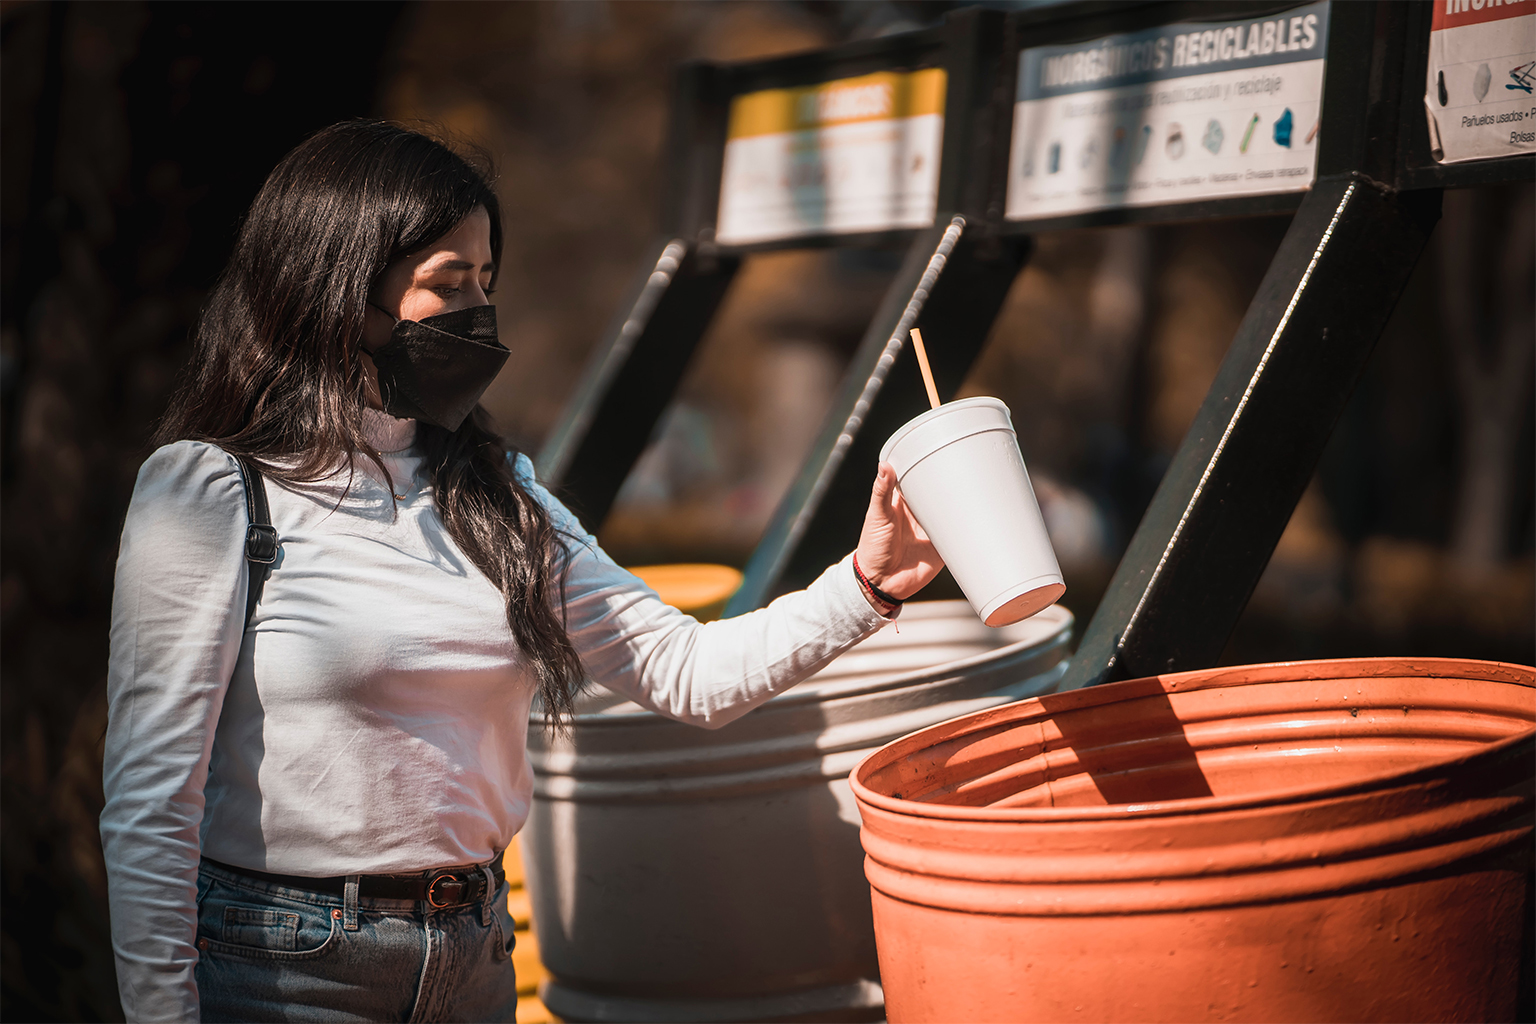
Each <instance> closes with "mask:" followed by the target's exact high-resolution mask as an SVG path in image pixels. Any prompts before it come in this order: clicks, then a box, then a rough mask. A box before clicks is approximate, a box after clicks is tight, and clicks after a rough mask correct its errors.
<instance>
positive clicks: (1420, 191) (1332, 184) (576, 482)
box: [539, 0, 1536, 688]
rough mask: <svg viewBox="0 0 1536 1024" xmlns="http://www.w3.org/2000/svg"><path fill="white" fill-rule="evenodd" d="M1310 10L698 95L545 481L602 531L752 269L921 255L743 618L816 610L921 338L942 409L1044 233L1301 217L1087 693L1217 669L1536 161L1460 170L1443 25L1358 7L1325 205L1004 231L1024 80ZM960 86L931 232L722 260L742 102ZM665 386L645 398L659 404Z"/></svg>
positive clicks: (1335, 22)
mask: <svg viewBox="0 0 1536 1024" xmlns="http://www.w3.org/2000/svg"><path fill="white" fill-rule="evenodd" d="M1299 3H1300V0H1276V2H1257V3H1251V2H1250V3H1245V2H1242V0H1172V2H1157V0H1118V2H1112V3H1100V2H1093V0H1082V2H1078V3H1071V4H1064V5H1060V6H1055V7H1049V8H1044V9H1028V10H1023V11H1016V12H1013V13H1011V14H1008V15H1006V16H1004V15H1002V14H1000V13H998V12H995V11H988V10H981V9H966V10H962V11H959V12H956V13H954V14H951V15H950V16H949V18H948V19H947V20H946V22H945V24H944V25H943V26H942V27H940V28H936V29H930V30H925V31H923V32H916V33H910V34H907V35H902V36H895V37H889V38H887V39H881V40H872V41H868V42H861V43H857V44H852V45H849V46H844V47H839V48H836V49H832V50H827V51H821V52H817V53H810V54H802V55H797V56H793V57H787V58H781V59H777V60H771V61H763V62H756V63H752V64H742V65H713V64H695V65H690V66H688V67H686V68H685V69H684V70H683V71H682V73H681V75H680V78H679V88H678V92H677V96H678V100H677V107H676V109H675V111H674V116H673V136H672V140H671V143H670V145H669V148H668V152H669V154H670V156H669V161H670V163H669V174H668V180H669V182H670V183H671V188H670V191H669V194H668V196H667V199H666V203H665V213H664V217H663V223H664V224H665V225H666V226H667V235H666V237H665V238H664V239H663V240H661V241H659V242H658V243H657V245H656V247H655V251H654V252H652V253H651V254H649V255H648V257H647V264H646V268H645V272H644V274H643V275H642V281H641V282H640V283H639V284H637V286H636V289H635V292H634V295H633V296H632V299H631V301H630V302H629V303H628V304H627V305H626V307H625V313H624V315H622V316H620V317H619V318H618V320H617V321H616V322H615V325H614V327H613V328H612V329H611V330H610V332H609V335H608V338H607V339H606V341H605V343H604V344H603V345H602V346H600V348H599V352H598V355H597V356H596V357H595V358H594V360H593V362H592V364H591V367H590V368H589V370H588V374H587V377H586V378H585V380H584V382H583V384H582V386H581V388H580V389H579V391H578V395H577V397H576V399H575V401H573V403H572V405H571V407H570V409H569V410H568V412H567V414H566V416H565V418H564V420H563V421H562V423H561V425H560V427H559V428H558V429H557V430H556V432H555V434H554V436H553V438H552V440H551V441H550V443H549V445H548V446H547V447H546V448H545V450H544V452H543V453H542V454H541V456H540V460H539V463H540V469H541V473H542V474H543V475H544V476H545V478H546V479H548V480H550V482H552V483H554V484H555V485H557V486H560V487H562V488H563V489H564V491H565V493H567V494H569V495H571V496H572V498H573V500H574V503H575V505H576V506H577V507H578V511H579V512H580V513H581V514H582V515H583V517H584V518H585V520H586V522H587V523H588V525H589V526H591V527H593V528H595V527H597V526H598V525H599V524H600V522H601V520H602V518H603V516H604V515H606V513H607V510H608V508H609V507H610V505H611V503H612V500H613V496H614V495H615V494H616V493H617V491H618V487H619V485H620V484H621V483H622V481H623V478H624V476H626V475H627V474H628V472H629V470H630V468H631V467H632V466H633V463H634V461H635V459H636V458H638V456H639V454H640V452H641V450H642V449H643V447H644V444H645V443H646V440H647V439H648V437H649V435H650V433H651V431H652V429H653V428H654V426H655V423H656V421H657V419H658V418H659V416H660V414H661V412H662V409H663V407H664V406H665V404H666V402H667V401H668V400H669V399H670V396H671V393H672V391H673V389H674V388H675V386H676V383H677V381H678V380H679V379H680V378H681V376H682V373H683V371H684V369H685V367H686V364H687V361H688V357H689V355H691V353H692V351H693V349H694V347H695V346H696V345H697V343H698V340H699V338H700V336H702V334H703V332H704V330H705V328H706V327H707V326H708V323H709V319H710V317H711V316H712V315H713V313H714V310H715V308H716V307H717V306H718V304H719V302H720V300H721V298H722V297H723V296H724V294H725V290H726V288H727V287H728V285H729V283H730V279H731V277H732V276H733V275H734V273H735V271H736V269H737V267H738V266H739V265H740V260H741V258H742V257H743V256H744V255H745V254H747V253H750V252H755V251H762V250H766V249H777V248H788V247H808V246H832V245H836V246H872V245H885V246H889V245H892V244H906V245H907V256H906V259H905V261H904V263H903V265H902V267H901V269H900V271H899V272H898V273H897V275H896V278H895V280H894V281H893V283H892V284H891V286H890V289H889V290H888V292H887V294H886V296H885V298H884V300H883V301H882V303H881V305H880V307H879V309H878V310H877V312H876V314H875V316H874V319H873V321H872V322H871V324H870V326H869V329H868V330H867V331H866V333H865V335H864V338H863V340H862V341H861V343H860V345H859V348H858V350H857V352H856V353H855V355H854V358H853V360H852V363H851V365H850V367H849V369H848V372H847V374H846V376H845V378H844V381H843V384H842V386H841V388H840V390H839V392H838V395H837V396H836V398H835V400H834V402H833V407H832V409H831V411H830V412H829V414H828V416H827V419H826V421H825V424H824V426H823V428H822V431H821V433H820V435H819V436H818V438H817V440H816V442H815V443H814V445H813V446H812V449H811V453H810V455H809V456H808V458H807V460H806V462H805V464H804V466H803V467H802V470H801V472H800V474H799V476H798V477H797V478H796V480H795V482H794V483H793V485H792V486H791V488H790V490H789V493H788V494H787V495H786V497H785V498H784V500H783V502H782V503H781V504H780V506H779V508H778V510H777V511H776V513H775V515H774V517H773V520H772V522H771V524H770V526H769V528H768V531H767V533H766V535H765V536H764V538H763V540H762V542H761V543H760V545H759V546H758V549H757V551H756V552H755V553H754V555H753V557H752V559H751V561H750V563H749V564H748V567H747V572H746V580H745V582H744V584H743V586H742V589H741V590H740V591H739V592H738V593H737V595H736V596H735V597H734V598H733V599H732V601H731V603H730V605H729V606H728V608H727V612H726V614H728V615H731V614H739V613H741V612H744V611H748V610H750V609H752V608H755V607H759V606H761V605H762V604H764V603H766V602H767V601H768V600H771V599H772V598H773V597H774V596H776V595H777V594H779V593H782V592H784V591H786V590H790V589H794V588H795V587H799V586H803V585H804V584H806V583H808V582H809V581H810V580H811V579H812V578H814V576H815V575H816V573H818V572H819V571H820V570H821V569H822V568H824V567H825V566H826V565H827V564H828V563H829V562H830V561H833V560H835V559H836V558H838V557H840V556H841V555H843V554H844V553H846V552H847V551H848V550H849V549H851V548H852V547H853V546H854V544H855V542H856V541H857V537H858V531H859V525H860V522H861V521H862V516H863V512H864V508H865V506H866V504H867V494H868V486H869V480H870V479H871V478H872V477H873V474H874V468H875V460H876V458H877V456H878V451H879V447H880V444H881V442H883V440H884V438H885V437H887V436H888V435H889V434H890V433H891V432H892V431H893V430H895V429H896V427H898V426H899V425H900V424H901V423H903V422H905V421H906V420H907V419H908V418H910V417H911V416H912V415H913V414H915V413H916V412H917V411H920V410H921V409H922V408H923V406H924V404H925V403H924V400H923V397H922V389H921V387H920V385H919V383H918V375H917V373H916V372H915V368H914V367H912V366H911V365H909V363H910V361H911V357H910V356H909V355H908V354H907V345H906V339H907V331H908V330H909V329H910V328H911V327H912V326H920V327H924V328H925V329H926V331H929V332H933V333H934V335H935V339H936V340H938V339H939V338H942V342H943V343H942V344H937V345H934V346H933V347H932V349H931V352H932V354H933V355H934V356H935V357H936V361H935V364H934V371H935V376H936V378H937V381H938V385H939V389H940V391H941V393H943V394H946V395H947V394H953V392H954V391H955V389H956V388H958V387H959V385H960V383H961V381H962V380H963V378H964V377H965V375H966V373H967V372H968V370H969V369H970V366H971V364H972V363H973V361H974V360H975V358H976V356H977V355H978V354H979V353H980V351H981V349H982V347H983V344H984V342H985V339H986V336H987V334H988V332H989V330H990V328H991V325H992V321H993V319H994V318H995V316H996V314H997V311H998V309H999V308H1000V307H1001V305H1002V302H1003V299H1004V297H1005V296H1006V294H1007V291H1008V289H1009V287H1010V286H1011V285H1012V283H1013V280H1014V278H1015V277H1016V276H1017V274H1018V273H1019V271H1020V270H1021V269H1022V268H1023V266H1024V264H1025V262H1026V261H1027V258H1028V255H1029V252H1030V250H1031V236H1032V235H1033V234H1034V233H1037V232H1039V231H1043V230H1062V229H1067V228H1081V227H1091V226H1097V225H1106V224H1128V223H1156V222H1169V221H1179V220H1198V219H1207V218H1215V217H1243V216H1255V215H1261V214H1283V213H1291V214H1293V215H1294V216H1293V219H1292V222H1291V226H1290V229H1289V231H1288V232H1287V234H1286V236H1285V239H1284V240H1283V241H1282V243H1281V246H1280V249H1279V250H1278V252H1277V253H1276V255H1275V258H1274V260H1273V262H1272V264H1271V266H1270V269H1269V272H1268V274H1267V275H1266V277H1265V279H1264V281H1263V283H1262V284H1261V285H1260V288H1259V291H1258V293H1257V295H1256V296H1255V298H1254V300H1253V303H1252V305H1251V306H1250V308H1249V311H1248V314H1247V316H1246V317H1245V318H1244V320H1243V322H1242V324H1241V326H1240V327H1239V329H1238V332H1237V335H1236V336H1235V337H1234V339H1233V341H1232V344H1231V346H1230V348H1229V350H1228V354H1227V356H1226V358H1225V360H1224V361H1223V363H1222V365H1221V368H1220V370H1219V371H1218V373H1217V377H1216V380H1215V382H1214V383H1213V384H1212V386H1211V389H1210V392H1209V393H1208V394H1207V396H1206V399H1205V401H1204V403H1203V404H1202V406H1201V408H1200V411H1199V413H1198V414H1197V416H1196V419H1195V422H1194V425H1193V426H1192V427H1191V429H1190V431H1189V433H1188V435H1187V436H1186V437H1185V439H1184V441H1183V443H1182V444H1181V446H1180V448H1179V450H1178V452H1177V453H1176V454H1175V456H1174V459H1173V462H1172V464H1171V465H1170V468H1169V470H1168V472H1167V473H1166V475H1165V476H1164V478H1163V481H1162V483H1161V485H1160V486H1159V488H1158V490H1157V492H1156V494H1155V496H1154V497H1153V499H1152V503H1151V505H1150V507H1149V508H1148V510H1147V512H1146V515H1145V516H1144V518H1143V520H1142V522H1141V524H1140V526H1139V527H1138V529H1137V531H1136V533H1135V535H1134V536H1133V538H1132V540H1131V543H1130V546H1129V548H1128V550H1127V551H1126V554H1125V556H1124V558H1123V559H1122V561H1121V563H1120V566H1119V568H1118V569H1117V571H1116V573H1115V575H1114V577H1113V579H1112V581H1111V583H1110V586H1109V589H1108V591H1107V592H1106V594H1105V597H1104V599H1103V601H1102V602H1101V604H1100V606H1099V609H1098V611H1097V613H1096V614H1095V615H1094V617H1093V620H1092V621H1091V622H1090V623H1089V624H1088V627H1087V629H1086V630H1085V632H1084V634H1083V638H1082V641H1081V643H1080V645H1079V648H1078V653H1077V655H1076V657H1075V658H1074V660H1073V663H1072V667H1071V670H1070V671H1069V674H1068V677H1067V679H1066V681H1065V682H1064V683H1063V687H1064V688H1071V687H1075V686H1083V685H1090V684H1094V683H1100V682H1107V681H1110V680H1112V679H1119V678H1127V677H1129V676H1133V675H1142V674H1151V673H1157V672H1166V671H1170V670H1180V669H1187V668H1197V667H1202V666H1205V665H1209V664H1211V663H1212V662H1213V661H1214V660H1215V659H1216V658H1217V657H1218V656H1219V654H1220V651H1221V649H1222V647H1223V646H1224V645H1225V643H1226V640H1227V637H1228V636H1229V635H1230V633H1231V630H1232V628H1233V627H1234V626H1235V625H1236V622H1237V619H1238V617H1239V615H1240V614H1241V612H1242V610H1243V607H1244V606H1245V605H1246V603H1247V600H1248V598H1249V596H1250V595H1251V593H1252V591H1253V587H1254V586H1255V584H1256V583H1257V582H1258V579H1259V576H1260V574H1261V573H1262V572H1263V570H1264V567H1265V565H1266V564H1267V563H1268V561H1269V557H1270V555H1271V554H1272V553H1273V550H1274V546H1275V544H1276V542H1277V541H1278V540H1279V537H1280V534H1281V532H1282V531H1283V530H1284V528H1285V525H1286V523H1287V522H1288V521H1289V519H1290V516H1291V513H1292V511H1293V510H1294V508H1295V505H1296V502H1297V500H1298V499H1299V498H1300V495H1301V493H1302V491H1303V489H1304V488H1305V487H1306V484H1307V482H1308V480H1309V479H1310V478H1311V475H1312V473H1313V470H1314V469H1315V467H1316V465H1317V461H1318V459H1319V457H1320V456H1321V454H1322V450H1323V446H1324V445H1325V443H1326V442H1327V439H1328V436H1329V434H1330V433H1331V432H1332V429H1333V425H1334V423H1335V421H1336V420H1337V418H1338V416H1339V414H1340V413H1341V411H1342V410H1343V408H1344V405H1345V403H1346V402H1347V400H1348V398H1349V395H1350V393H1351V391H1352V390H1353V388H1354V384H1355V381H1356V380H1357V379H1358V377H1359V375H1360V372H1361V370H1362V369H1363V367H1364V365H1365V363H1366V361H1367V360H1368V358H1369V356H1370V352H1371V350H1372V348H1373V347H1374V345H1375V342H1376V339H1377V338H1378V337H1379V336H1380V334H1381V331H1382V330H1383V328H1384V327H1385V325H1386V322H1387V319H1388V317H1389V316H1390V315H1391V312H1392V309H1393V307H1394V306H1395V305H1396V303H1397V299H1398V297H1399V295H1400V294H1401V292H1402V289H1403V288H1404V286H1405V285H1406V283H1407V280H1408V277H1409V275H1410V274H1411V272H1412V270H1413V268H1414V265H1415V264H1416V262H1417V260H1418V258H1419V256H1420V254H1421V253H1422V252H1423V250H1424V247H1425V245H1426V243H1427V241H1428V239H1429V236H1430V233H1431V231H1432V229H1433V226H1434V223H1435V221H1436V220H1437V219H1438V217H1439V209H1440V195H1441V191H1442V190H1443V189H1445V188H1458V187H1471V186H1476V185H1482V184H1489V183H1494V182H1502V181H1529V180H1532V179H1533V178H1536V157H1530V156H1516V157H1509V158H1501V159H1497V160H1488V161H1480V162H1476V163H1468V164H1452V165H1442V164H1438V163H1436V162H1435V161H1434V159H1433V158H1432V157H1431V155H1430V153H1429V139H1428V131H1427V128H1426V125H1425V120H1424V111H1423V102H1422V93H1423V83H1424V80H1425V67H1426V61H1427V53H1428V28H1429V24H1428V23H1429V19H1430V16H1431V13H1432V12H1431V10H1430V7H1429V5H1428V4H1402V3H1394V2H1390V0H1383V2H1378V3H1371V4H1368V3H1334V4H1333V5H1332V8H1331V11H1330V21H1331V24H1330V29H1329V37H1328V39H1329V41H1328V51H1327V53H1326V60H1327V64H1326V72H1325V79H1324V95H1323V106H1322V110H1323V113H1322V124H1321V128H1320V132H1319V141H1318V154H1317V178H1316V180H1315V182H1314V184H1313V186H1312V188H1311V190H1310V191H1307V192H1305V193H1289V194H1281V195H1272V196H1258V197H1236V198H1232V199H1220V200H1208V201H1200V202H1191V203H1179V204H1166V205H1162V206H1156V207H1137V208H1129V209H1124V210H1114V211H1101V212H1096V213H1091V214H1080V215H1074V216H1068V217H1054V218H1050V219H1044V220H1036V221H1027V222H1009V221H1004V220H1003V216H1002V212H1003V209H1004V198H1005V195H1006V187H1007V160H1008V139H1009V135H1010V132H1011V128H1012V112H1013V99H1014V86H1015V80H1014V79H1015V74H1016V68H1017V63H1018V61H1017V58H1018V54H1019V52H1020V50H1021V49H1022V48H1024V47H1025V46H1037V45H1042V44H1049V43H1064V42H1074V41H1079V40H1087V39H1093V38H1097V37H1099V36H1103V35H1107V34H1111V33H1116V32H1125V31H1135V30H1137V29H1142V28H1151V27H1155V26H1158V25H1163V24H1170V23H1174V22H1178V21H1184V20H1199V21H1219V20H1223V19H1226V18H1236V17H1260V16H1263V15H1265V14H1269V13H1278V12H1280V11H1284V10H1287V9H1290V8H1292V7H1296V6H1298V5H1299ZM931 66H943V67H945V68H946V70H947V73H948V76H949V77H948V89H947V94H946V101H945V121H944V139H943V156H942V166H941V168H940V179H939V200H938V214H937V216H936V218H935V223H934V225H933V226H932V227H930V228H926V229H922V230H919V231H897V232H885V233H878V234H869V235H827V236H820V237H816V238H805V239H794V240H789V241H782V242H773V243H766V244H760V245H754V246H741V247H729V246H721V245H718V244H716V243H715V242H714V218H715V211H716V208H717V206H718V201H719V183H720V174H721V161H722V157H723V149H724V141H725V121H726V115H727V111H728V108H729V101H730V98H731V97H732V96H734V95H737V94H739V93H742V92H747V91H752V90H755V89H763V88H772V87H780V86H786V85H802V84H811V83H815V82H821V81H827V80H830V79H834V78H840V77H847V76H851V75H857V74H864V73H867V72H870V71H875V70H888V69H898V68H899V69H911V68H918V67H931ZM639 385H644V386H639Z"/></svg>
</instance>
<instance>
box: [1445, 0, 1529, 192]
mask: <svg viewBox="0 0 1536 1024" xmlns="http://www.w3.org/2000/svg"><path fill="white" fill-rule="evenodd" d="M1433 3H1434V5H1435V14H1434V19H1433V20H1432V22H1431V23H1430V30H1429V65H1428V77H1429V81H1428V82H1427V83H1426V84H1427V88H1426V90H1425V94H1424V105H1425V107H1426V108H1427V109H1428V111H1429V139H1430V150H1431V152H1432V153H1433V154H1434V156H1435V159H1436V160H1439V161H1441V162H1442V163H1455V162H1457V161H1461V160H1484V159H1488V158H1490V157H1500V156H1510V155H1512V154H1516V153H1536V95H1533V93H1532V88H1533V87H1536V0H1433Z"/></svg>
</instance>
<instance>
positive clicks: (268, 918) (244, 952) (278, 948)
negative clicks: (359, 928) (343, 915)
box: [197, 879, 341, 960]
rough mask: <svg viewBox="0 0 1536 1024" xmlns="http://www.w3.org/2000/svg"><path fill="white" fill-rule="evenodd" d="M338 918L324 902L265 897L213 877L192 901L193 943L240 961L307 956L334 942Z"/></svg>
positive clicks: (318, 954)
mask: <svg viewBox="0 0 1536 1024" xmlns="http://www.w3.org/2000/svg"><path fill="white" fill-rule="evenodd" d="M340 926H341V922H340V921H339V920H337V918H336V917H335V916H334V915H333V914H332V913H331V908H330V907H328V906H320V905H312V904H309V903H303V902H300V901H298V900H293V899H287V898H282V897H277V896H269V895H267V894H265V893H261V892H258V891H255V890H250V889H245V888H239V887H236V886H232V885H229V884H228V883H225V882H222V881H219V880H217V879H216V880H215V881H214V883H213V885H212V886H210V887H209V889H208V892H207V893H206V895H205V896H204V898H203V900H202V902H201V903H200V904H199V905H198V914H197V935H198V938H197V946H198V949H199V950H200V951H202V952H203V953H204V954H205V955H206V954H213V955H216V956H224V957H236V958H239V959H245V960H307V959H313V958H315V957H321V956H325V955H326V954H327V953H329V952H330V951H331V949H332V948H333V947H334V946H335V945H336V944H337V941H338V939H337V936H339V935H340V934H341V927H340Z"/></svg>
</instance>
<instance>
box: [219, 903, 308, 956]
mask: <svg viewBox="0 0 1536 1024" xmlns="http://www.w3.org/2000/svg"><path fill="white" fill-rule="evenodd" d="M219 932H220V934H219V939H220V940H221V941H223V942H226V943H229V944H230V945H232V946H252V947H255V948H256V949H264V950H268V951H270V952H274V953H292V952H293V951H294V950H296V949H298V948H299V915H298V914H295V913H293V912H292V911H289V910H269V909H265V908H263V907H241V906H230V907H225V908H224V923H223V927H222V928H220V929H219Z"/></svg>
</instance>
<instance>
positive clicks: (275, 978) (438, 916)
mask: <svg viewBox="0 0 1536 1024" xmlns="http://www.w3.org/2000/svg"><path fill="white" fill-rule="evenodd" d="M350 903H351V905H348V904H349V901H348V900H347V899H345V898H344V897H342V896H335V895H331V894H329V893H318V892H310V891H308V890H304V889H290V888H287V887H286V886H282V885H276V884H274V883H271V882H265V881H260V880H258V879H254V878H250V877H247V876H245V875H241V874H237V873H235V872H232V871H226V870H224V869H222V868H218V867H214V866H213V865H210V864H208V863H206V862H205V863H204V864H203V865H202V867H201V869H200V870H199V871H198V877H197V946H198V950H199V954H200V955H199V959H198V963H197V990H198V995H199V997H200V999H201V1001H202V1015H203V1020H205V1021H439V1020H463V1021H513V1020H515V1019H516V1016H515V1014H516V1010H517V978H516V976H515V974H514V972H513V969H512V943H513V941H514V940H513V936H512V916H511V914H509V913H508V911H507V887H506V885H505V884H503V885H502V886H501V888H499V889H498V890H497V891H496V892H494V893H491V894H489V895H488V896H487V897H486V898H485V899H483V900H480V901H478V902H476V903H473V904H468V905H465V906H459V907H449V908H446V909H443V910H437V909H434V908H433V907H431V906H430V905H428V904H427V903H425V902H422V903H417V902H413V901H410V900H385V899H372V898H366V897H365V898H357V897H355V896H354V897H353V898H352V900H351V901H350Z"/></svg>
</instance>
